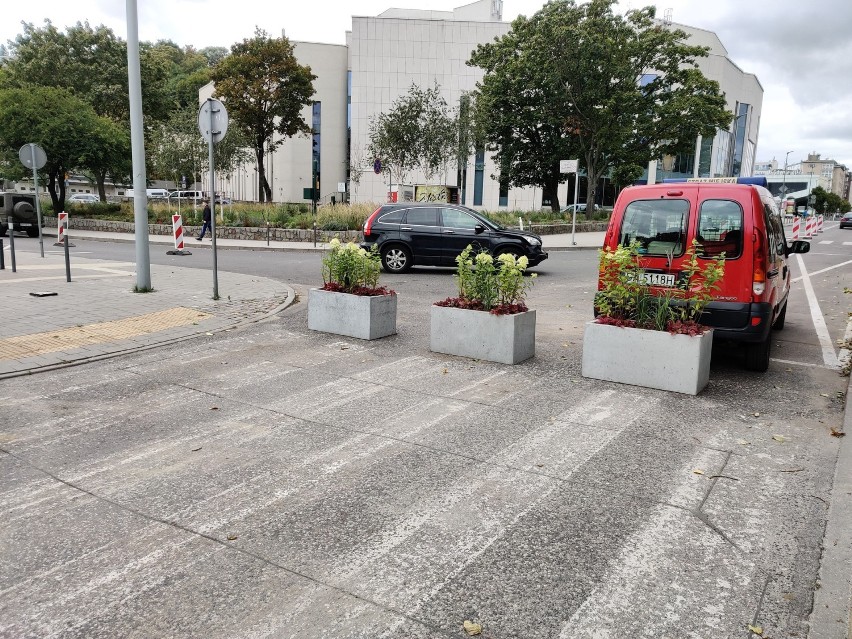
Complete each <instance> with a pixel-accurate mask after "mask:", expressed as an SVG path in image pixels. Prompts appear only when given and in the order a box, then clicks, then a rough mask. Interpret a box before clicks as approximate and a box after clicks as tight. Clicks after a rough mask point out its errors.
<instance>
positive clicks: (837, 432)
mask: <svg viewBox="0 0 852 639" xmlns="http://www.w3.org/2000/svg"><path fill="white" fill-rule="evenodd" d="M831 436H832V437H846V433H844V432H843V431H842V430H835V429H833V428H832V429H831Z"/></svg>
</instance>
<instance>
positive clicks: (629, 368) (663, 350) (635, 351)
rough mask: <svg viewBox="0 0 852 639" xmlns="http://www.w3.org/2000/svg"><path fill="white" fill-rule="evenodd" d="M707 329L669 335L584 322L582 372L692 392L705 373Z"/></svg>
mask: <svg viewBox="0 0 852 639" xmlns="http://www.w3.org/2000/svg"><path fill="white" fill-rule="evenodd" d="M712 347H713V331H712V330H711V331H707V332H706V333H704V334H703V335H694V336H693V335H672V334H671V333H669V332H667V331H648V330H645V329H641V328H623V327H620V326H610V325H608V324H598V323H597V322H588V323H587V324H586V330H585V332H584V333H583V377H591V378H593V379H602V380H606V381H610V382H619V383H621V384H632V385H634V386H644V387H645V388H657V389H659V390H665V391H674V392H676V393H686V394H688V395H697V394H698V393H699V392H700V391H701V389H702V388H704V387H705V386H707V382H708V380H709V379H710V355H711V350H712Z"/></svg>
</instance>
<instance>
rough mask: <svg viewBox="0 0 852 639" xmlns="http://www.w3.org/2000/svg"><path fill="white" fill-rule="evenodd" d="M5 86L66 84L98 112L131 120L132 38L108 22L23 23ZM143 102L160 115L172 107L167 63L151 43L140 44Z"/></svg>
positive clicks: (149, 114)
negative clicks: (63, 25) (129, 66)
mask: <svg viewBox="0 0 852 639" xmlns="http://www.w3.org/2000/svg"><path fill="white" fill-rule="evenodd" d="M10 44H11V46H10V51H9V58H8V59H7V60H6V65H5V68H6V71H7V73H6V74H4V76H3V87H8V88H22V87H25V86H31V85H35V86H43V87H56V88H63V89H66V90H67V91H68V92H69V93H72V94H73V95H76V96H77V97H79V98H80V99H81V100H84V101H86V102H88V103H89V104H90V105H91V106H92V108H94V110H95V112H96V113H98V114H99V115H103V116H106V117H109V118H111V119H113V120H115V121H116V122H121V123H129V121H130V102H129V100H128V97H127V96H128V89H127V43H126V42H124V41H123V40H121V39H120V38H118V37H116V35H115V34H114V33H113V32H112V30H111V29H109V28H107V27H105V26H99V27H95V28H92V27H91V26H89V23H88V22H85V23H80V22H78V23H77V24H76V25H74V26H73V27H68V29H67V30H66V32H65V33H63V32H61V31H59V30H58V29H57V28H56V27H55V26H54V25H53V24H52V23H51V22H50V20H45V23H44V27H42V28H36V27H34V26H33V25H32V24H24V32H23V33H22V34H19V35H18V37H17V38H16V39H15V40H14V42H12V43H10ZM140 68H141V73H142V106H143V110H144V112H145V114H146V117H149V118H153V119H161V118H163V117H165V115H166V113H167V112H168V108H169V105H168V102H167V100H166V93H165V89H166V77H167V76H166V73H167V68H166V66H165V64H164V63H163V60H162V58H161V57H159V56H157V55H155V54H153V55H152V46H151V45H146V44H143V45H142V46H140Z"/></svg>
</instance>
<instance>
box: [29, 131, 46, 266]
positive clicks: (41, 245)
mask: <svg viewBox="0 0 852 639" xmlns="http://www.w3.org/2000/svg"><path fill="white" fill-rule="evenodd" d="M35 146H36V145H35V143H34V142H30V156H31V157H32V161H33V185H34V186H35V196H36V219H38V250H39V252H40V253H41V256H42V257H44V238H43V237H42V235H41V202H40V201H39V197H38V169H36V166H37V165H36V150H35Z"/></svg>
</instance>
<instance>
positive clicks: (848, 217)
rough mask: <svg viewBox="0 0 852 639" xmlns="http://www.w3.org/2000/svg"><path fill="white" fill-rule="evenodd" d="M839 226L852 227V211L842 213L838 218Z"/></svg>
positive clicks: (843, 227)
mask: <svg viewBox="0 0 852 639" xmlns="http://www.w3.org/2000/svg"><path fill="white" fill-rule="evenodd" d="M840 228H842V229H845V228H852V211H850V212H849V213H844V214H843V217H841V218H840Z"/></svg>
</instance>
